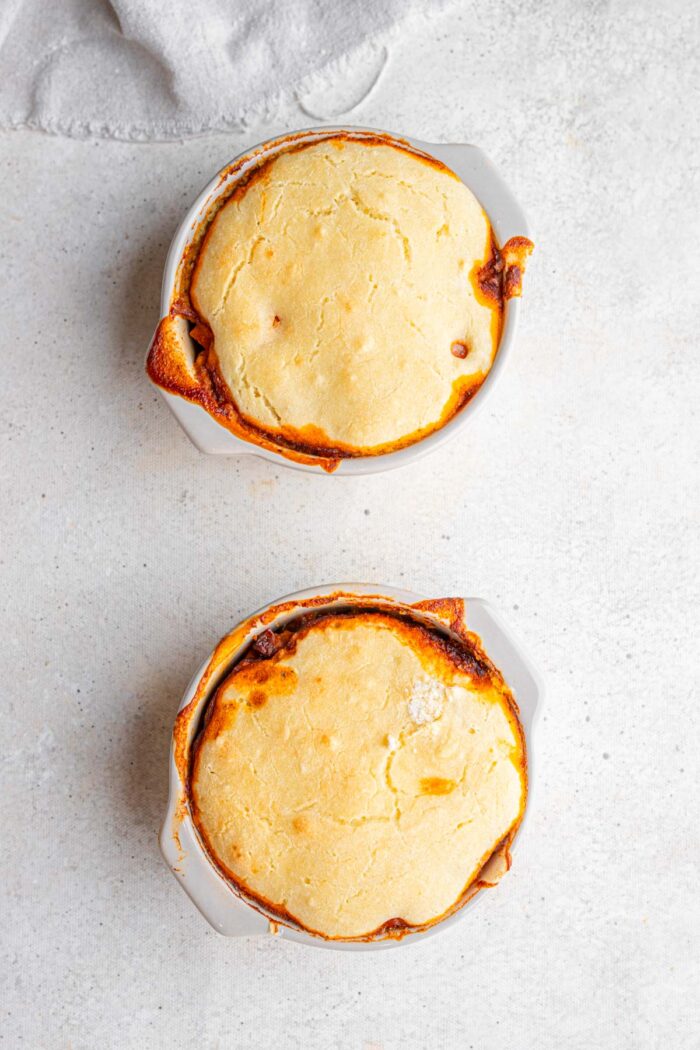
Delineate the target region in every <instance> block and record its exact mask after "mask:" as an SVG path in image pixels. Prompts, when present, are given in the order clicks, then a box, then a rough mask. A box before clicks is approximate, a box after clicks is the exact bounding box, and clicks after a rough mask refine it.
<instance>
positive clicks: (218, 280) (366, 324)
mask: <svg viewBox="0 0 700 1050" xmlns="http://www.w3.org/2000/svg"><path fill="white" fill-rule="evenodd" d="M339 145H342V148H338V144H336V145H334V144H333V143H332V142H321V143H317V144H315V145H313V146H310V147H308V148H306V149H303V150H301V151H296V152H293V151H292V152H286V153H283V154H282V155H281V156H279V157H278V158H277V159H276V160H275V161H274V162H273V163H272V165H271V167H269V168H268V169H267V171H266V172H265V173H264V174H263V175H262V176H261V177H260V178H258V179H256V180H254V181H253V183H252V184H251V185H250V186H249V187H248V188H247V189H246V190H245V192H244V193H243V194H242V195H240V196H239V197H235V196H234V197H233V198H232V199H231V200H230V201H228V202H227V203H226V204H225V205H224V207H223V208H222V209H221V211H220V212H219V213H218V215H217V216H216V218H215V220H214V222H213V224H212V227H211V229H210V232H209V235H208V237H207V239H206V241H205V243H204V246H203V248H202V251H201V254H200V258H199V262H198V266H197V269H196V270H195V274H194V277H193V281H192V286H191V294H192V299H193V302H194V303H195V305H196V307H197V309H198V311H199V313H200V315H201V316H202V318H203V319H204V320H206V321H207V322H208V323H209V325H210V326H211V328H212V331H213V333H214V345H215V348H216V353H217V356H218V360H219V367H220V369H221V372H222V375H223V377H224V379H225V380H226V383H227V385H228V387H229V389H230V390H231V392H232V395H233V397H234V400H235V402H236V404H237V406H238V408H239V410H240V411H241V412H242V413H243V414H244V415H245V416H246V417H248V418H249V419H250V420H252V421H254V422H255V423H257V424H258V425H261V426H263V427H267V428H271V429H273V430H275V429H279V428H282V427H287V428H290V427H291V428H293V430H294V431H297V432H298V431H301V432H302V436H306V437H307V438H308V440H309V441H311V442H313V443H315V444H317V445H318V444H321V443H322V441H323V439H324V437H325V439H327V441H328V442H330V443H333V442H337V443H338V444H339V445H340V446H341V447H344V446H345V447H348V448H350V449H360V450H374V451H377V450H378V449H382V448H384V447H385V446H391V445H392V444H396V443H400V442H402V441H406V440H409V439H411V438H412V437H414V436H416V435H418V434H421V433H422V432H424V431H425V430H426V428H427V429H430V428H435V427H436V426H438V425H440V424H441V423H442V422H444V421H445V418H447V417H448V416H449V415H450V414H451V413H452V411H453V410H454V407H455V404H456V398H457V397H458V396H459V395H460V393H461V392H462V391H463V390H464V389H465V388H466V387H468V386H471V385H474V384H476V383H478V382H479V381H480V380H481V379H483V376H484V375H485V373H487V372H488V370H489V368H490V367H491V364H492V362H493V358H494V355H495V352H496V349H497V347H496V339H497V330H498V325H497V323H496V324H494V323H493V322H494V312H493V310H492V309H491V308H490V307H489V306H488V305H484V304H483V303H480V302H479V301H478V300H477V298H476V294H475V291H474V287H473V285H472V281H471V280H470V273H471V271H472V269H473V267H474V265H475V264H476V263H478V262H482V261H484V260H485V259H487V258H488V257H489V254H490V226H489V222H488V220H487V218H486V216H485V214H484V212H483V210H482V208H481V207H480V205H479V203H478V202H477V200H476V198H475V197H474V195H473V194H472V193H471V191H470V190H469V189H467V187H466V186H465V185H464V184H463V183H462V182H461V181H460V180H459V179H457V178H456V176H454V175H453V174H452V173H451V172H449V171H447V169H443V168H440V167H436V166H435V165H432V164H430V163H427V162H426V161H424V160H421V159H419V158H418V157H416V156H415V155H413V154H411V153H408V152H406V151H403V150H400V149H397V148H395V147H393V146H390V145H381V144H380V145H369V144H363V143H361V142H356V141H345V142H342V143H339ZM453 344H454V345H455V346H457V352H458V353H460V354H462V353H464V347H466V348H467V350H468V352H467V354H466V357H460V356H456V354H455V353H454V352H453V350H452V347H453ZM459 344H462V345H461V346H460V345H459ZM305 427H311V428H316V429H315V430H311V431H308V432H305V431H304V428H305Z"/></svg>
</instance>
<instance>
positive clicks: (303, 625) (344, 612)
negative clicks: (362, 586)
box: [186, 597, 527, 942]
mask: <svg viewBox="0 0 700 1050" xmlns="http://www.w3.org/2000/svg"><path fill="white" fill-rule="evenodd" d="M328 601H329V598H328V597H324V598H319V599H312V600H309V602H308V608H309V609H310V611H307V612H302V613H300V614H299V616H298V617H296V618H295V620H294V621H292V622H291V623H287V624H286V625H285V626H284V627H283V628H282V629H281V630H278V631H269V630H268V631H265V632H263V635H262V636H260V635H259V636H258V643H257V644H256V642H255V641H254V642H253V643H252V644H251V645H249V646H248V647H247V649H246V650H245V651H244V653H243V654H242V656H239V658H238V660H237V661H236V664H235V669H236V674H237V676H239V675H243V678H244V679H245V681H246V682H247V685H248V687H249V688H250V693H249V696H248V703H249V704H251V705H252V706H258V704H260V706H262V705H263V704H264V703H265V700H266V697H265V693H264V689H265V686H266V685H272V686H273V687H274V689H275V692H276V693H277V694H279V692H280V677H279V676H280V674H281V673H282V672H285V673H286V674H288V673H289V668H280V667H278V665H279V664H280V661H281V660H282V659H283V657H285V656H289V655H290V654H292V653H294V651H295V650H296V648H297V646H298V645H299V643H300V642H301V641H302V640H303V638H304V637H305V636H306V635H308V633H309V632H310V631H311V630H315V629H318V628H319V627H320V628H322V629H323V628H324V627H325V626H329V625H337V623H338V622H339V621H341V620H348V621H350V620H352V619H355V618H358V617H361V618H362V619H363V620H365V621H366V620H367V618H368V617H369V618H371V619H372V620H373V621H375V620H376V622H379V623H382V622H383V623H394V624H396V623H399V624H400V625H401V631H402V632H406V635H407V637H409V638H410V639H411V640H412V642H413V645H414V646H415V647H416V649H417V650H418V651H419V652H420V653H421V661H422V662H423V663H424V666H425V669H426V670H427V671H428V672H430V671H431V670H435V665H436V662H437V663H439V664H440V665H445V664H448V665H450V666H452V667H453V668H454V669H455V671H459V672H466V673H467V674H468V675H469V676H470V677H471V678H472V679H473V681H474V682H475V684H476V688H478V689H480V690H483V691H484V694H485V695H486V694H488V693H489V692H490V691H493V690H495V691H496V693H497V694H498V696H499V698H500V700H499V702H501V703H502V704H503V705H504V707H505V709H506V710H507V711H508V720H509V722H510V724H511V726H512V728H513V729H514V731H515V734H516V737H517V739H518V740H519V742H520V748H521V754H522V771H521V772H522V778H523V784H524V791H523V795H522V802H521V808H520V812H519V814H518V817H517V819H516V820H515V822H514V823H513V824H512V826H511V827H510V829H509V831H508V833H507V834H506V835H505V836H504V837H503V839H502V840H501V841H500V842H499V843H498V844H497V846H496V847H495V848H494V849H491V850H489V852H488V853H487V854H486V855H484V857H483V858H482V862H481V864H480V865H479V867H478V870H477V874H476V875H475V877H474V878H471V879H470V880H469V882H468V883H467V885H466V886H465V887H464V890H463V891H462V893H461V895H460V896H459V898H458V899H457V900H456V901H455V902H454V904H453V905H451V906H450V907H449V908H448V909H447V910H446V911H445V912H444V913H443V914H441V915H439V916H437V917H436V918H434V919H433V920H431V921H430V922H428V923H422V924H412V923H410V922H407V921H406V920H405V919H403V918H401V917H398V916H397V917H394V918H392V919H390V920H388V921H387V922H385V923H383V924H382V925H381V926H379V927H378V928H377V929H375V930H373V931H371V932H369V933H367V934H364V935H363V936H360V937H333V936H329V935H328V934H327V933H324V932H322V931H320V930H315V929H312V928H311V927H309V926H305V925H304V924H303V923H301V922H300V921H299V920H298V918H297V917H296V916H294V915H292V914H291V913H290V912H289V911H287V910H286V908H284V907H281V906H280V905H279V904H278V903H275V902H274V901H271V900H268V899H267V898H265V897H264V896H261V895H260V894H259V893H256V892H254V891H253V890H252V889H251V888H250V887H249V886H248V885H246V883H245V882H244V881H243V880H242V879H241V878H240V877H239V876H238V875H237V874H236V873H235V872H233V871H232V870H231V869H230V868H229V867H228V866H227V865H226V864H225V863H224V862H223V861H222V860H221V858H220V857H219V856H217V853H216V851H215V849H214V848H213V846H212V844H211V842H210V841H209V839H208V836H207V833H206V830H205V828H204V827H203V824H202V821H201V819H200V813H199V809H198V805H197V801H196V797H195V794H194V792H193V790H192V785H193V784H194V783H195V782H196V780H197V774H198V762H199V758H200V755H201V746H200V745H201V743H202V740H203V738H204V734H205V733H206V735H207V738H209V739H212V738H215V737H216V736H217V735H218V734H219V733H221V732H223V731H224V730H225V729H226V728H227V724H226V720H227V719H228V720H229V723H228V724H229V725H230V719H231V718H232V717H234V718H235V713H234V712H232V711H231V709H230V708H226V713H225V714H224V713H223V711H224V708H223V707H222V706H220V705H218V704H217V699H218V697H219V695H220V694H221V693H222V691H223V690H224V688H225V686H226V682H227V681H228V677H229V676H228V675H227V679H226V681H225V682H224V683H223V684H222V685H220V686H219V688H218V689H217V691H216V692H215V694H214V696H213V697H212V698H211V699H210V701H209V702H208V704H207V707H206V709H205V713H204V717H203V718H202V719H201V722H200V728H199V731H198V732H197V735H196V737H195V738H194V740H193V742H192V744H191V746H190V748H189V751H190V756H191V759H190V763H189V768H188V770H187V781H186V782H187V802H188V804H189V809H190V813H191V815H192V819H193V822H194V825H195V827H196V828H197V833H198V835H199V837H200V839H201V840H202V843H203V845H204V847H205V849H206V851H207V853H208V855H209V856H210V858H211V859H212V861H213V863H214V864H215V866H217V867H218V868H219V870H220V871H221V872H222V874H223V875H224V876H225V877H226V878H227V880H228V881H229V882H230V883H231V884H232V885H233V886H234V887H235V888H236V889H237V891H238V892H239V893H240V894H241V895H242V896H243V897H244V899H245V900H246V901H248V903H250V904H251V905H252V906H253V907H256V908H257V909H258V910H260V911H262V912H263V913H264V914H266V915H268V917H269V916H273V917H274V918H275V919H276V920H277V921H280V922H283V923H284V924H286V925H288V926H291V927H292V928H295V929H299V930H303V931H305V932H307V933H310V934H312V935H315V936H318V937H322V938H323V939H327V940H344V941H360V942H363V941H365V942H366V941H372V940H379V939H385V938H392V939H400V938H401V937H403V936H405V935H406V934H408V933H412V932H416V931H419V930H425V929H428V928H430V927H431V926H433V925H435V924H437V923H438V922H441V921H442V920H443V919H445V918H446V917H447V916H448V915H450V914H453V913H454V912H455V911H457V910H458V909H459V908H461V907H462V906H463V905H464V904H465V903H466V902H467V901H468V900H470V899H471V898H472V897H473V896H474V895H475V894H476V893H477V892H479V890H480V889H483V888H487V887H490V886H493V885H495V884H496V882H497V881H498V879H499V878H500V875H501V874H502V873H503V872H504V871H506V870H508V869H509V868H510V863H511V861H510V852H509V850H510V845H511V843H512V841H513V838H514V837H515V835H516V833H517V830H518V828H519V826H520V823H521V821H522V817H523V815H524V809H525V803H526V798H527V754H526V749H525V738H524V732H523V729H522V726H521V724H520V721H519V718H518V709H517V705H516V703H515V699H514V697H513V695H512V693H511V692H510V690H509V688H508V686H507V685H506V684H505V682H504V681H503V678H502V676H501V674H500V672H499V671H498V669H497V668H496V667H495V666H494V665H493V663H492V662H491V661H490V660H489V658H488V656H487V655H486V653H485V652H484V650H483V648H482V646H481V642H480V639H479V638H478V637H477V636H476V635H475V634H473V633H472V632H469V631H467V630H466V628H465V627H464V623H463V619H462V615H463V603H462V602H461V600H460V599H443V600H440V601H434V602H429V601H426V602H420V603H417V604H416V606H415V607H413V608H415V610H416V611H417V613H418V614H422V613H429V614H432V615H437V616H440V618H441V619H443V620H444V621H446V622H447V623H449V624H450V627H451V629H452V631H453V633H455V632H456V633H458V634H459V638H460V640H459V641H457V640H456V639H455V638H454V637H450V636H448V635H447V634H445V632H444V631H441V630H440V629H439V628H438V627H437V626H432V625H431V624H427V623H426V622H424V621H423V620H422V619H415V618H414V616H413V615H412V613H411V608H409V607H396V608H391V607H384V606H382V607H381V608H377V607H376V606H375V607H373V606H372V605H371V598H369V599H361V602H362V604H361V605H360V606H359V607H355V608H352V607H347V608H340V609H337V608H336V609H333V610H326V609H321V610H318V611H317V610H315V609H314V602H315V603H317V604H320V603H324V604H325V603H327V602H328ZM297 604H298V603H294V605H295V606H296V605H297ZM279 609H280V607H277V608H276V609H275V616H277V615H279ZM260 622H263V621H262V618H261V621H260ZM237 642H240V638H238V639H237ZM231 673H232V670H231V669H229V675H230V674H231ZM282 682H283V690H282V691H283V692H284V691H285V690H286V689H287V688H289V689H290V690H291V689H292V688H293V684H292V683H291V682H289V683H287V684H284V679H283V680H282ZM258 687H259V688H258ZM198 692H199V691H198ZM256 695H257V696H258V699H257V700H256V699H255V697H256ZM193 703H194V701H193ZM421 788H422V789H423V793H424V794H434V795H444V794H449V793H450V791H451V790H452V789H453V788H454V783H453V782H448V781H447V780H446V779H444V778H439V777H429V778H425V781H424V782H423V781H422V782H421ZM300 819H303V818H300ZM296 830H299V831H302V830H304V829H302V828H298V829H296Z"/></svg>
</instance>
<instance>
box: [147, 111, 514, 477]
mask: <svg viewBox="0 0 700 1050" xmlns="http://www.w3.org/2000/svg"><path fill="white" fill-rule="evenodd" d="M341 132H350V133H352V134H362V133H366V134H372V135H377V134H379V135H389V133H387V132H383V131H377V129H371V128H357V127H351V126H344V127H320V128H309V129H306V130H302V131H297V132H290V133H288V134H286V135H283V136H280V137H278V138H274V139H270V140H269V141H266V142H263V143H260V144H259V145H257V146H252V147H250V149H248V150H246V151H245V153H243V154H241V155H240V156H239V157H236V158H234V160H232V161H231V162H229V164H227V165H226V166H225V167H224V168H222V170H221V171H220V172H219V173H218V175H216V176H215V177H214V178H213V179H212V180H211V182H210V183H209V184H208V185H207V186H205V188H204V189H203V190H202V192H201V193H200V194H199V196H198V197H197V199H196V200H195V202H194V204H193V205H192V207H191V208H190V209H189V211H188V212H187V214H186V215H185V216H184V218H183V220H182V222H181V223H180V225H179V227H178V229H177V232H176V233H175V236H174V238H173V241H172V244H171V245H170V250H169V252H168V256H167V259H166V263H165V271H164V274H163V286H162V292H161V302H160V317H161V319H162V318H164V317H167V316H168V314H169V313H170V307H171V303H172V301H173V298H174V296H175V293H176V289H177V284H178V277H179V271H180V266H181V263H182V261H183V257H184V256H185V253H186V251H187V248H188V246H189V245H190V243H191V242H192V240H193V239H194V237H195V234H196V231H197V229H198V227H199V224H200V223H201V222H202V220H203V219H204V218H205V217H206V216H207V214H208V213H209V212H210V209H211V207H212V204H213V202H215V201H216V200H217V198H218V197H220V196H221V195H222V194H225V193H227V192H228V191H229V190H230V188H231V185H232V184H233V183H234V182H236V181H238V180H239V179H241V178H242V177H243V176H245V174H246V173H247V172H248V171H249V170H250V168H251V167H253V166H256V165H258V164H260V163H261V161H263V160H265V159H266V158H268V157H270V156H272V155H274V154H275V153H276V152H279V151H280V150H282V149H284V148H285V147H286V146H287V145H288V143H289V141H290V138H293V139H294V141H295V142H304V141H307V140H310V141H312V140H315V139H321V138H323V137H327V136H328V135H334V134H338V133H341ZM389 137H390V138H392V137H393V138H396V139H398V141H400V142H402V143H404V144H406V143H407V144H408V145H410V146H413V147H414V148H415V149H418V150H420V151H422V152H423V153H427V154H429V155H430V156H432V157H435V158H436V159H437V160H439V161H442V162H443V164H446V165H447V166H448V167H449V168H451V169H452V171H453V172H454V173H455V174H456V175H457V176H458V177H459V178H460V179H461V180H462V181H463V182H464V183H465V184H466V185H467V186H468V187H469V189H470V190H471V191H472V193H474V195H475V197H476V198H477V200H478V201H479V203H480V204H481V206H482V207H483V208H484V210H485V211H486V213H487V215H488V217H489V220H490V222H491V225H492V227H493V229H494V231H495V234H496V238H497V240H498V242H499V244H505V242H506V241H507V240H508V239H509V238H510V237H517V236H522V237H529V236H530V234H529V232H528V224H527V220H526V218H525V215H524V214H523V211H522V209H521V208H520V206H519V204H518V203H517V201H516V200H515V198H514V197H513V194H512V193H511V191H510V190H509V189H508V187H507V185H506V184H505V182H504V181H503V179H502V178H501V176H500V174H499V173H498V171H497V170H496V168H495V167H494V166H493V164H492V163H491V161H490V160H489V159H488V157H487V156H486V154H485V153H483V152H482V150H480V149H479V148H478V147H476V146H469V145H465V144H458V143H451V144H444V145H443V144H438V143H430V142H422V141H420V140H419V139H414V138H408V137H406V136H402V137H399V136H392V135H389ZM519 312H520V299H519V298H513V299H509V300H507V301H506V303H505V304H504V315H503V329H502V332H501V340H500V343H499V347H498V351H497V353H496V357H495V359H494V362H493V365H492V367H491V370H490V372H489V374H488V375H487V377H486V379H485V380H484V382H483V383H482V385H481V387H480V388H479V390H478V392H477V393H476V394H475V396H474V397H473V398H472V399H471V400H470V401H469V402H468V403H467V404H466V405H465V406H464V408H463V409H461V410H460V411H459V412H458V413H457V414H456V415H455V416H453V418H452V419H451V420H449V421H448V422H447V423H446V424H445V425H444V426H443V427H441V428H440V429H439V430H437V431H435V432H434V433H433V434H430V435H429V436H428V437H426V438H423V440H422V441H418V442H416V444H414V445H410V446H408V447H407V448H403V449H400V450H398V451H396V452H388V453H385V454H384V455H379V456H365V457H362V458H356V459H343V460H342V461H341V463H340V465H339V466H338V468H337V469H336V470H335V471H334V473H335V474H338V475H347V474H374V473H378V472H380V471H383V470H392V469H393V468H395V467H401V466H405V465H406V464H408V463H411V462H413V461H414V460H416V459H418V458H419V457H421V456H423V455H425V454H426V453H427V452H430V451H432V450H433V449H436V448H438V447H439V446H440V445H442V444H443V443H444V442H445V441H447V440H448V439H449V438H450V437H453V436H454V435H455V434H456V433H457V431H458V430H460V429H461V428H462V427H463V426H464V425H465V424H466V423H467V422H468V421H469V420H470V419H471V418H472V417H473V415H474V413H475V412H476V411H477V409H478V408H480V407H481V406H482V405H483V404H484V402H485V400H486V398H487V396H488V394H489V392H490V391H491V390H493V388H494V386H495V384H496V383H497V381H498V378H499V376H500V375H501V374H502V372H503V369H504V368H505V366H506V362H507V360H508V357H509V355H510V353H511V350H512V347H513V343H514V340H515V333H516V328H517V323H518V315H519ZM178 338H179V339H181V341H182V345H183V348H184V350H185V353H186V355H187V357H188V358H189V359H190V360H194V355H195V348H194V343H193V341H192V339H191V338H190V336H189V334H188V331H187V326H186V324H185V323H184V322H183V324H182V326H181V330H180V333H179V335H178ZM157 389H158V391H159V392H160V394H161V395H162V397H163V398H165V401H166V402H167V404H168V407H169V408H170V409H171V411H172V412H173V414H174V416H175V418H176V419H177V421H178V422H179V423H180V425H181V426H182V428H183V430H184V431H185V432H186V434H187V435H188V437H189V438H190V439H191V441H192V442H193V443H194V444H195V445H196V446H197V448H198V449H199V450H200V451H201V452H207V453H209V454H211V455H218V456H246V455H247V456H259V457H261V458H262V459H268V460H271V461H272V462H274V463H276V464H277V465H278V466H279V465H284V466H287V467H292V468H294V469H296V470H305V471H310V472H312V473H316V474H319V473H324V472H323V471H322V470H321V468H320V467H319V466H317V465H315V464H306V463H298V462H295V461H293V460H290V459H287V458H286V457H284V456H282V455H280V454H278V453H277V452H274V451H272V450H269V449H265V448H262V447H260V446H258V445H255V444H253V443H251V442H248V441H244V440H243V439H241V438H239V437H237V436H236V435H235V434H232V433H231V432H230V431H229V430H227V429H226V427H224V426H222V425H221V424H220V423H218V422H217V421H216V420H215V419H214V418H213V417H212V416H210V415H209V413H208V412H206V411H205V409H203V408H202V407H201V406H200V405H197V404H194V403H193V402H191V401H186V400H184V398H182V397H179V396H178V395H177V394H173V393H170V392H169V391H167V390H164V389H162V388H161V387H157Z"/></svg>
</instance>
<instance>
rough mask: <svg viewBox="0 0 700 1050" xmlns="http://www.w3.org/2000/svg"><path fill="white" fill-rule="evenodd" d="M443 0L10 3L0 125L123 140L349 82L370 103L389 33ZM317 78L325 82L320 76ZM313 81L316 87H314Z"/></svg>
mask: <svg viewBox="0 0 700 1050" xmlns="http://www.w3.org/2000/svg"><path fill="white" fill-rule="evenodd" d="M444 2H445V0H372V2H371V3H368V2H366V0H325V2H323V0H293V2H290V0H286V2H285V0H173V2H171V3H167V4H166V3H164V2H163V0H112V3H109V2H108V0H60V2H51V3H47V2H46V0H4V4H3V6H2V7H0V127H21V126H29V127H36V128H40V129H43V130H45V131H50V132H54V133H59V134H66V135H74V136H84V135H103V136H110V137H116V138H125V139H142V138H143V139H146V138H166V139H167V138H179V137H182V136H186V135H195V134H198V133H201V132H205V131H210V130H223V129H226V128H241V127H244V126H245V125H246V123H247V122H248V121H249V120H251V119H256V118H260V117H261V116H274V114H275V111H276V110H279V108H280V106H282V105H285V104H288V103H290V102H291V103H292V104H293V103H294V102H295V101H300V99H301V101H300V108H301V109H302V110H305V111H306V112H307V113H308V114H309V115H311V116H317V115H318V116H320V117H322V118H323V117H325V116H329V115H333V114H331V113H328V112H322V113H318V114H317V113H315V112H313V111H312V110H309V109H308V108H307V107H305V106H304V104H303V93H304V90H305V89H311V90H313V91H314V93H315V94H317V93H318V90H319V87H320V88H321V93H322V94H323V88H324V87H334V86H336V85H337V83H338V81H343V82H344V83H345V86H346V87H347V88H348V90H349V92H350V94H349V97H348V96H346V95H344V99H345V101H344V102H343V103H342V104H341V106H340V109H339V110H337V111H336V112H340V111H347V110H348V109H351V108H353V107H354V105H356V104H357V102H358V101H359V100H360V99H361V98H363V97H366V95H367V93H368V91H369V90H371V88H372V86H373V85H374V83H376V81H377V79H378V77H379V76H380V75H381V71H382V68H383V65H384V64H385V62H386V59H387V51H386V48H385V46H384V45H385V43H386V41H387V40H388V39H389V38H390V37H391V34H392V33H393V32H394V31H395V30H396V28H397V26H398V25H399V23H401V22H403V21H404V20H405V19H406V18H407V17H409V16H419V15H420V14H425V13H430V12H432V11H434V10H436V9H438V8H440V7H442V6H444ZM319 76H320V77H321V78H322V81H323V82H322V83H321V84H320V85H319V82H318V78H319ZM314 77H316V81H314Z"/></svg>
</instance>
